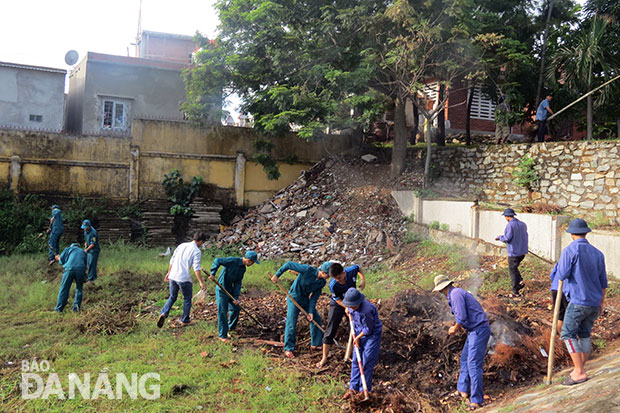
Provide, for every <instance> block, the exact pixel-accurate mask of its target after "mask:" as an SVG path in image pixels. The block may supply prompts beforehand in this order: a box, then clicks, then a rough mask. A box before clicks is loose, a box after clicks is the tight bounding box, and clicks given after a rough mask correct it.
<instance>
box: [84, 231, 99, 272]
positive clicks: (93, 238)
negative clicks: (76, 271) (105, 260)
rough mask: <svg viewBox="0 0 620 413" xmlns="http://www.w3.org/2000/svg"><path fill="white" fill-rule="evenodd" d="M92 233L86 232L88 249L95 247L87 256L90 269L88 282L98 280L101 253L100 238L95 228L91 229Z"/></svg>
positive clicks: (85, 238)
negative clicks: (98, 264)
mask: <svg viewBox="0 0 620 413" xmlns="http://www.w3.org/2000/svg"><path fill="white" fill-rule="evenodd" d="M89 228H90V231H86V230H84V240H85V243H86V248H88V247H89V246H90V245H94V247H93V248H92V249H90V250H88V253H87V256H86V265H87V268H88V281H91V282H93V281H95V280H96V279H97V261H99V252H100V251H101V247H99V237H98V236H97V231H96V230H95V228H93V227H89Z"/></svg>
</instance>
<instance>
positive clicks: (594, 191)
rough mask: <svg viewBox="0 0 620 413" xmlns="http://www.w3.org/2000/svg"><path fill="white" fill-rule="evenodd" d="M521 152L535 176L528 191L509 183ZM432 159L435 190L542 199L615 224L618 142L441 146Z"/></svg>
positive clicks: (619, 186)
mask: <svg viewBox="0 0 620 413" xmlns="http://www.w3.org/2000/svg"><path fill="white" fill-rule="evenodd" d="M421 152H424V151H421ZM412 155H413V156H415V157H421V158H422V159H423V158H424V154H423V153H418V154H412ZM524 156H528V157H531V158H532V159H533V160H534V162H535V166H534V169H535V171H536V172H537V174H538V176H539V177H540V179H539V181H538V182H537V183H536V185H535V188H534V191H533V192H532V193H529V192H528V190H527V189H525V188H522V187H519V186H518V185H516V184H515V183H514V182H513V176H512V174H513V172H514V170H515V168H516V167H517V164H518V163H519V160H520V159H521V158H522V157H524ZM433 159H434V163H435V165H437V166H438V169H439V172H440V178H439V179H438V180H437V182H436V183H435V186H436V187H437V188H438V189H441V188H444V189H445V188H453V189H454V191H456V190H459V191H460V192H461V193H462V194H464V195H466V196H469V197H472V198H477V199H479V200H481V201H490V202H496V203H503V204H509V205H515V204H524V203H528V202H532V201H534V202H536V201H543V202H547V203H551V204H556V205H558V206H560V207H562V208H564V209H565V210H564V211H565V212H566V213H569V214H573V215H583V216H586V217H590V218H592V217H597V218H599V219H601V218H609V219H610V220H612V221H616V223H618V224H620V219H619V218H618V215H619V212H620V141H596V142H593V143H590V144H588V143H587V142H550V143H535V144H517V145H481V146H477V147H444V148H436V149H435V150H434V156H433Z"/></svg>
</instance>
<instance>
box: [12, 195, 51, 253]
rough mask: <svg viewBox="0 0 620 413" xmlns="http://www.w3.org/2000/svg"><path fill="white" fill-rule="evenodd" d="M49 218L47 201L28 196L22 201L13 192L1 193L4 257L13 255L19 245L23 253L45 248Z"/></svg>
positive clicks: (35, 196)
mask: <svg viewBox="0 0 620 413" xmlns="http://www.w3.org/2000/svg"><path fill="white" fill-rule="evenodd" d="M49 216H50V210H49V209H48V208H47V202H45V200H44V199H43V198H41V197H40V196H37V195H26V196H24V197H23V198H22V199H20V198H19V197H16V196H14V195H13V193H12V192H10V191H6V190H5V191H0V234H2V237H1V239H0V255H5V254H6V255H8V254H11V253H13V252H15V250H16V248H17V247H18V246H19V249H18V251H19V252H22V253H26V252H36V251H39V250H40V248H44V247H45V241H44V237H42V236H41V235H42V233H43V231H44V230H45V228H47V226H48V223H49V220H48V219H49ZM41 245H43V246H41Z"/></svg>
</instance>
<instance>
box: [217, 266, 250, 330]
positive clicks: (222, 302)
mask: <svg viewBox="0 0 620 413" xmlns="http://www.w3.org/2000/svg"><path fill="white" fill-rule="evenodd" d="M220 267H224V268H223V269H222V271H221V272H220V276H219V277H218V279H217V282H218V283H220V285H221V286H222V287H224V288H225V289H226V291H228V292H229V293H230V295H232V296H233V297H235V300H238V299H239V294H241V282H242V281H243V276H244V275H245V270H246V266H245V265H243V259H241V258H237V257H228V258H216V259H215V260H214V261H213V265H212V266H211V275H213V276H215V275H216V274H217V270H218V269H219V268H220ZM215 301H216V302H217V326H218V333H219V336H220V337H221V338H227V337H228V330H234V329H235V328H236V327H237V322H238V321H239V310H240V307H239V306H237V305H234V304H233V303H232V300H231V299H230V297H228V296H227V295H226V293H224V292H223V291H222V289H221V288H220V287H215Z"/></svg>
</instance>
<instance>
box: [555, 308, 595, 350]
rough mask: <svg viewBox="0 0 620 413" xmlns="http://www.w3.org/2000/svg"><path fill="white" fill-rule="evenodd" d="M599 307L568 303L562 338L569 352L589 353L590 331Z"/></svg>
mask: <svg viewBox="0 0 620 413" xmlns="http://www.w3.org/2000/svg"><path fill="white" fill-rule="evenodd" d="M600 312H601V307H585V306H583V305H577V304H573V303H568V307H566V313H565V314H564V324H562V340H564V342H565V343H566V348H567V349H568V352H569V353H590V350H591V343H590V332H591V331H592V326H593V325H594V321H595V320H596V318H597V317H598V315H599V313H600Z"/></svg>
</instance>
